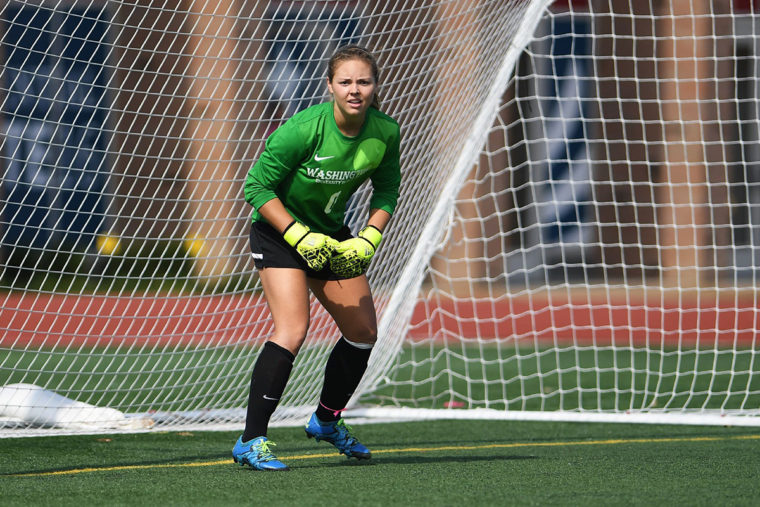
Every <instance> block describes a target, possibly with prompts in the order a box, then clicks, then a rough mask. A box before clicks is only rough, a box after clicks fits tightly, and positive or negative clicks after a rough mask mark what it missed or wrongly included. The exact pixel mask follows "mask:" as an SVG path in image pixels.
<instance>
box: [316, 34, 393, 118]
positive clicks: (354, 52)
mask: <svg viewBox="0 0 760 507" xmlns="http://www.w3.org/2000/svg"><path fill="white" fill-rule="evenodd" d="M347 60H361V61H363V62H366V63H367V64H368V65H369V66H370V67H371V68H372V77H374V78H375V86H376V87H377V86H378V85H379V84H380V69H379V67H378V65H377V60H375V57H374V56H372V53H370V52H369V51H368V50H367V49H366V48H363V47H362V46H358V45H356V44H348V45H346V46H341V47H339V48H338V49H336V50H335V53H333V55H332V56H331V57H330V61H329V62H327V80H328V81H330V82H331V83H332V80H333V77H334V76H335V69H336V68H337V67H338V65H339V64H341V63H343V62H345V61H347ZM370 105H371V106H372V107H374V108H375V109H380V96H379V95H378V94H377V88H375V97H374V99H373V100H372V104H370Z"/></svg>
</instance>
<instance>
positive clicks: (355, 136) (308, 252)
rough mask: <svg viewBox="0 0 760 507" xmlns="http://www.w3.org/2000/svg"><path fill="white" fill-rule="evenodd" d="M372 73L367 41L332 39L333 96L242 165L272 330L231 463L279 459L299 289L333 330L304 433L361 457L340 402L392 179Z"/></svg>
mask: <svg viewBox="0 0 760 507" xmlns="http://www.w3.org/2000/svg"><path fill="white" fill-rule="evenodd" d="M378 74H379V73H378V66H377V63H376V61H375V59H374V57H373V56H372V55H371V54H370V53H369V52H368V51H367V50H366V49H364V48H361V47H359V46H354V45H351V46H344V47H342V48H339V49H338V50H337V51H336V52H335V54H334V55H333V56H332V57H331V59H330V61H329V63H328V67H327V89H328V91H329V92H330V94H331V95H332V101H330V102H325V103H322V104H319V105H316V106H312V107H309V108H307V109H305V110H303V111H301V112H299V113H297V114H295V115H294V116H293V117H292V118H290V119H289V120H288V121H287V122H285V123H284V124H283V125H282V126H280V127H279V128H278V129H277V130H276V131H275V132H274V133H272V135H271V136H270V137H269V138H268V139H267V142H266V147H265V149H264V151H263V153H262V154H261V156H260V157H259V159H258V161H257V162H256V163H255V164H254V166H253V167H252V168H251V170H250V171H249V173H248V177H247V179H246V182H245V199H246V201H247V202H248V203H250V204H251V205H252V206H253V207H254V212H253V218H252V224H251V238H250V239H251V251H252V253H253V259H254V263H255V265H256V268H257V269H258V270H259V275H260V278H261V284H262V287H263V289H264V295H265V297H266V300H267V304H268V305H269V310H270V312H271V314H272V320H273V323H274V333H273V334H272V336H271V337H270V338H269V340H268V341H267V342H266V343H265V344H264V346H263V348H262V349H261V352H260V353H259V356H258V359H257V360H256V364H255V365H254V367H253V374H252V375H251V389H250V394H249V398H248V411H247V417H246V423H245V430H244V431H243V434H242V436H241V437H240V438H239V439H238V441H237V443H236V444H235V447H234V448H233V449H232V456H233V458H234V460H235V462H236V463H240V464H241V465H249V466H251V467H252V468H254V469H257V470H288V467H287V466H286V465H285V464H284V463H282V462H281V461H279V460H278V459H277V458H276V457H275V456H274V454H273V453H272V451H271V449H270V446H272V445H274V444H273V443H272V442H271V441H269V440H267V437H266V434H267V426H268V424H269V418H270V416H271V415H272V413H273V412H274V410H275V408H276V407H277V403H278V401H279V399H280V397H281V396H282V393H283V391H284V390H285V385H286V383H287V381H288V377H289V375H290V371H291V368H292V366H293V360H294V359H295V356H296V354H297V353H298V350H299V349H300V347H301V345H302V344H303V341H304V339H305V338H306V332H307V330H308V328H309V290H311V292H312V293H314V295H315V296H316V297H317V299H318V300H319V301H320V303H321V304H322V305H323V306H324V307H325V309H326V310H327V311H328V312H329V313H330V315H331V316H332V318H333V319H334V320H335V323H336V324H337V326H338V329H339V330H340V332H341V333H342V335H343V336H342V338H341V339H340V340H338V342H337V343H336V344H335V347H334V348H333V350H332V352H331V353H330V357H329V358H328V360H327V365H326V366H325V373H324V384H323V387H322V393H321V395H320V399H319V404H318V405H317V407H316V411H315V412H314V414H313V415H312V416H311V419H310V420H309V422H308V424H307V425H306V435H307V436H308V437H310V438H311V437H314V438H316V440H317V441H320V440H324V441H326V442H329V443H331V444H332V445H334V446H335V447H336V448H337V449H338V451H340V453H342V454H345V455H346V456H347V457H349V458H352V457H353V458H357V459H367V458H369V457H370V451H369V449H367V448H366V447H365V446H364V445H362V444H361V443H359V441H358V440H357V439H356V438H355V437H354V436H353V435H352V434H351V432H350V430H349V428H348V426H346V425H345V423H344V422H343V419H342V418H341V412H342V410H343V409H344V408H345V406H346V404H347V403H348V401H349V399H350V397H351V395H352V394H353V392H354V389H355V388H356V387H357V385H358V384H359V381H360V380H361V378H362V376H363V375H364V371H365V370H366V368H367V361H368V359H369V355H370V352H371V351H372V346H373V344H374V343H375V340H376V338H377V321H376V317H375V307H374V303H373V302H372V295H371V293H370V287H369V283H368V282H367V277H366V276H365V274H364V273H365V271H366V270H367V267H368V266H369V263H370V260H371V259H372V256H373V255H374V253H375V251H376V250H377V248H378V246H379V245H380V241H381V239H382V234H383V230H384V229H385V227H386V225H387V224H388V221H389V220H390V218H391V214H392V213H393V211H394V208H395V206H396V201H397V199H398V189H399V183H400V181H401V173H400V167H399V166H400V164H399V144H400V137H399V126H398V123H396V121H395V120H393V119H392V118H391V117H389V116H388V115H386V114H384V113H382V112H380V110H379V109H378V103H379V101H378V96H377V86H378ZM367 178H369V179H370V180H371V182H372V188H373V192H372V198H371V201H370V211H369V217H368V220H367V224H366V226H365V227H364V228H363V229H362V230H361V231H359V234H358V236H357V237H352V236H351V233H350V231H349V230H348V227H346V226H345V225H344V219H345V210H346V202H347V201H348V198H349V197H350V196H351V194H353V193H354V192H355V191H356V189H357V188H358V187H359V185H361V184H362V182H364V181H365V180H366V179H367Z"/></svg>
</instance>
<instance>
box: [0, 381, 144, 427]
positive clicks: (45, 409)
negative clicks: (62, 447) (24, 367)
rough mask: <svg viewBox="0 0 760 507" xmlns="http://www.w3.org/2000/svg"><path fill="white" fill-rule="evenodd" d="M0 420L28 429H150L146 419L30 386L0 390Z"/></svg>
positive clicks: (2, 388)
mask: <svg viewBox="0 0 760 507" xmlns="http://www.w3.org/2000/svg"><path fill="white" fill-rule="evenodd" d="M0 417H1V418H5V419H6V422H7V421H14V422H17V423H22V424H25V425H31V426H41V427H55V428H63V429H69V430H102V429H135V430H136V429H144V428H149V427H150V426H152V425H153V421H152V420H151V419H149V418H146V417H139V418H135V417H127V416H126V415H125V414H124V413H123V412H121V411H119V410H116V409H113V408H106V407H97V406H95V405H90V404H89V403H84V402H81V401H76V400H72V399H70V398H67V397H65V396H61V395H60V394H57V393H55V392H53V391H50V390H48V389H45V388H42V387H40V386H36V385H33V384H9V385H6V386H3V387H0Z"/></svg>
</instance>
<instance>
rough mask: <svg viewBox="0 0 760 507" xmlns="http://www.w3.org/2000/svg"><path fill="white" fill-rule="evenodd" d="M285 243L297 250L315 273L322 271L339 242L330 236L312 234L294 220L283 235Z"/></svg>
mask: <svg viewBox="0 0 760 507" xmlns="http://www.w3.org/2000/svg"><path fill="white" fill-rule="evenodd" d="M282 237H283V238H285V241H287V243H288V244H289V245H290V246H292V247H293V248H295V249H296V252H298V255H300V256H301V257H303V259H304V260H305V261H306V264H308V265H309V267H310V268H311V269H313V270H314V271H319V270H320V269H322V268H323V267H324V266H325V264H327V261H328V260H329V259H330V256H331V255H332V253H333V251H334V250H335V247H336V246H338V242H337V241H335V240H334V239H332V238H331V237H330V236H327V235H325V234H320V233H318V232H311V230H309V228H308V227H306V226H305V225H304V224H302V223H300V222H298V221H296V220H293V222H292V223H291V224H290V225H289V226H287V227H286V228H285V231H284V232H283V233H282Z"/></svg>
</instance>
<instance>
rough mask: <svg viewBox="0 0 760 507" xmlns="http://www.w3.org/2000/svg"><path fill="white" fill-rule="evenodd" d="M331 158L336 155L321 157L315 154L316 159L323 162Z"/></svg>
mask: <svg viewBox="0 0 760 507" xmlns="http://www.w3.org/2000/svg"><path fill="white" fill-rule="evenodd" d="M331 158H335V155H330V156H329V157H320V156H319V155H314V160H316V161H317V162H321V161H323V160H328V159H331Z"/></svg>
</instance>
